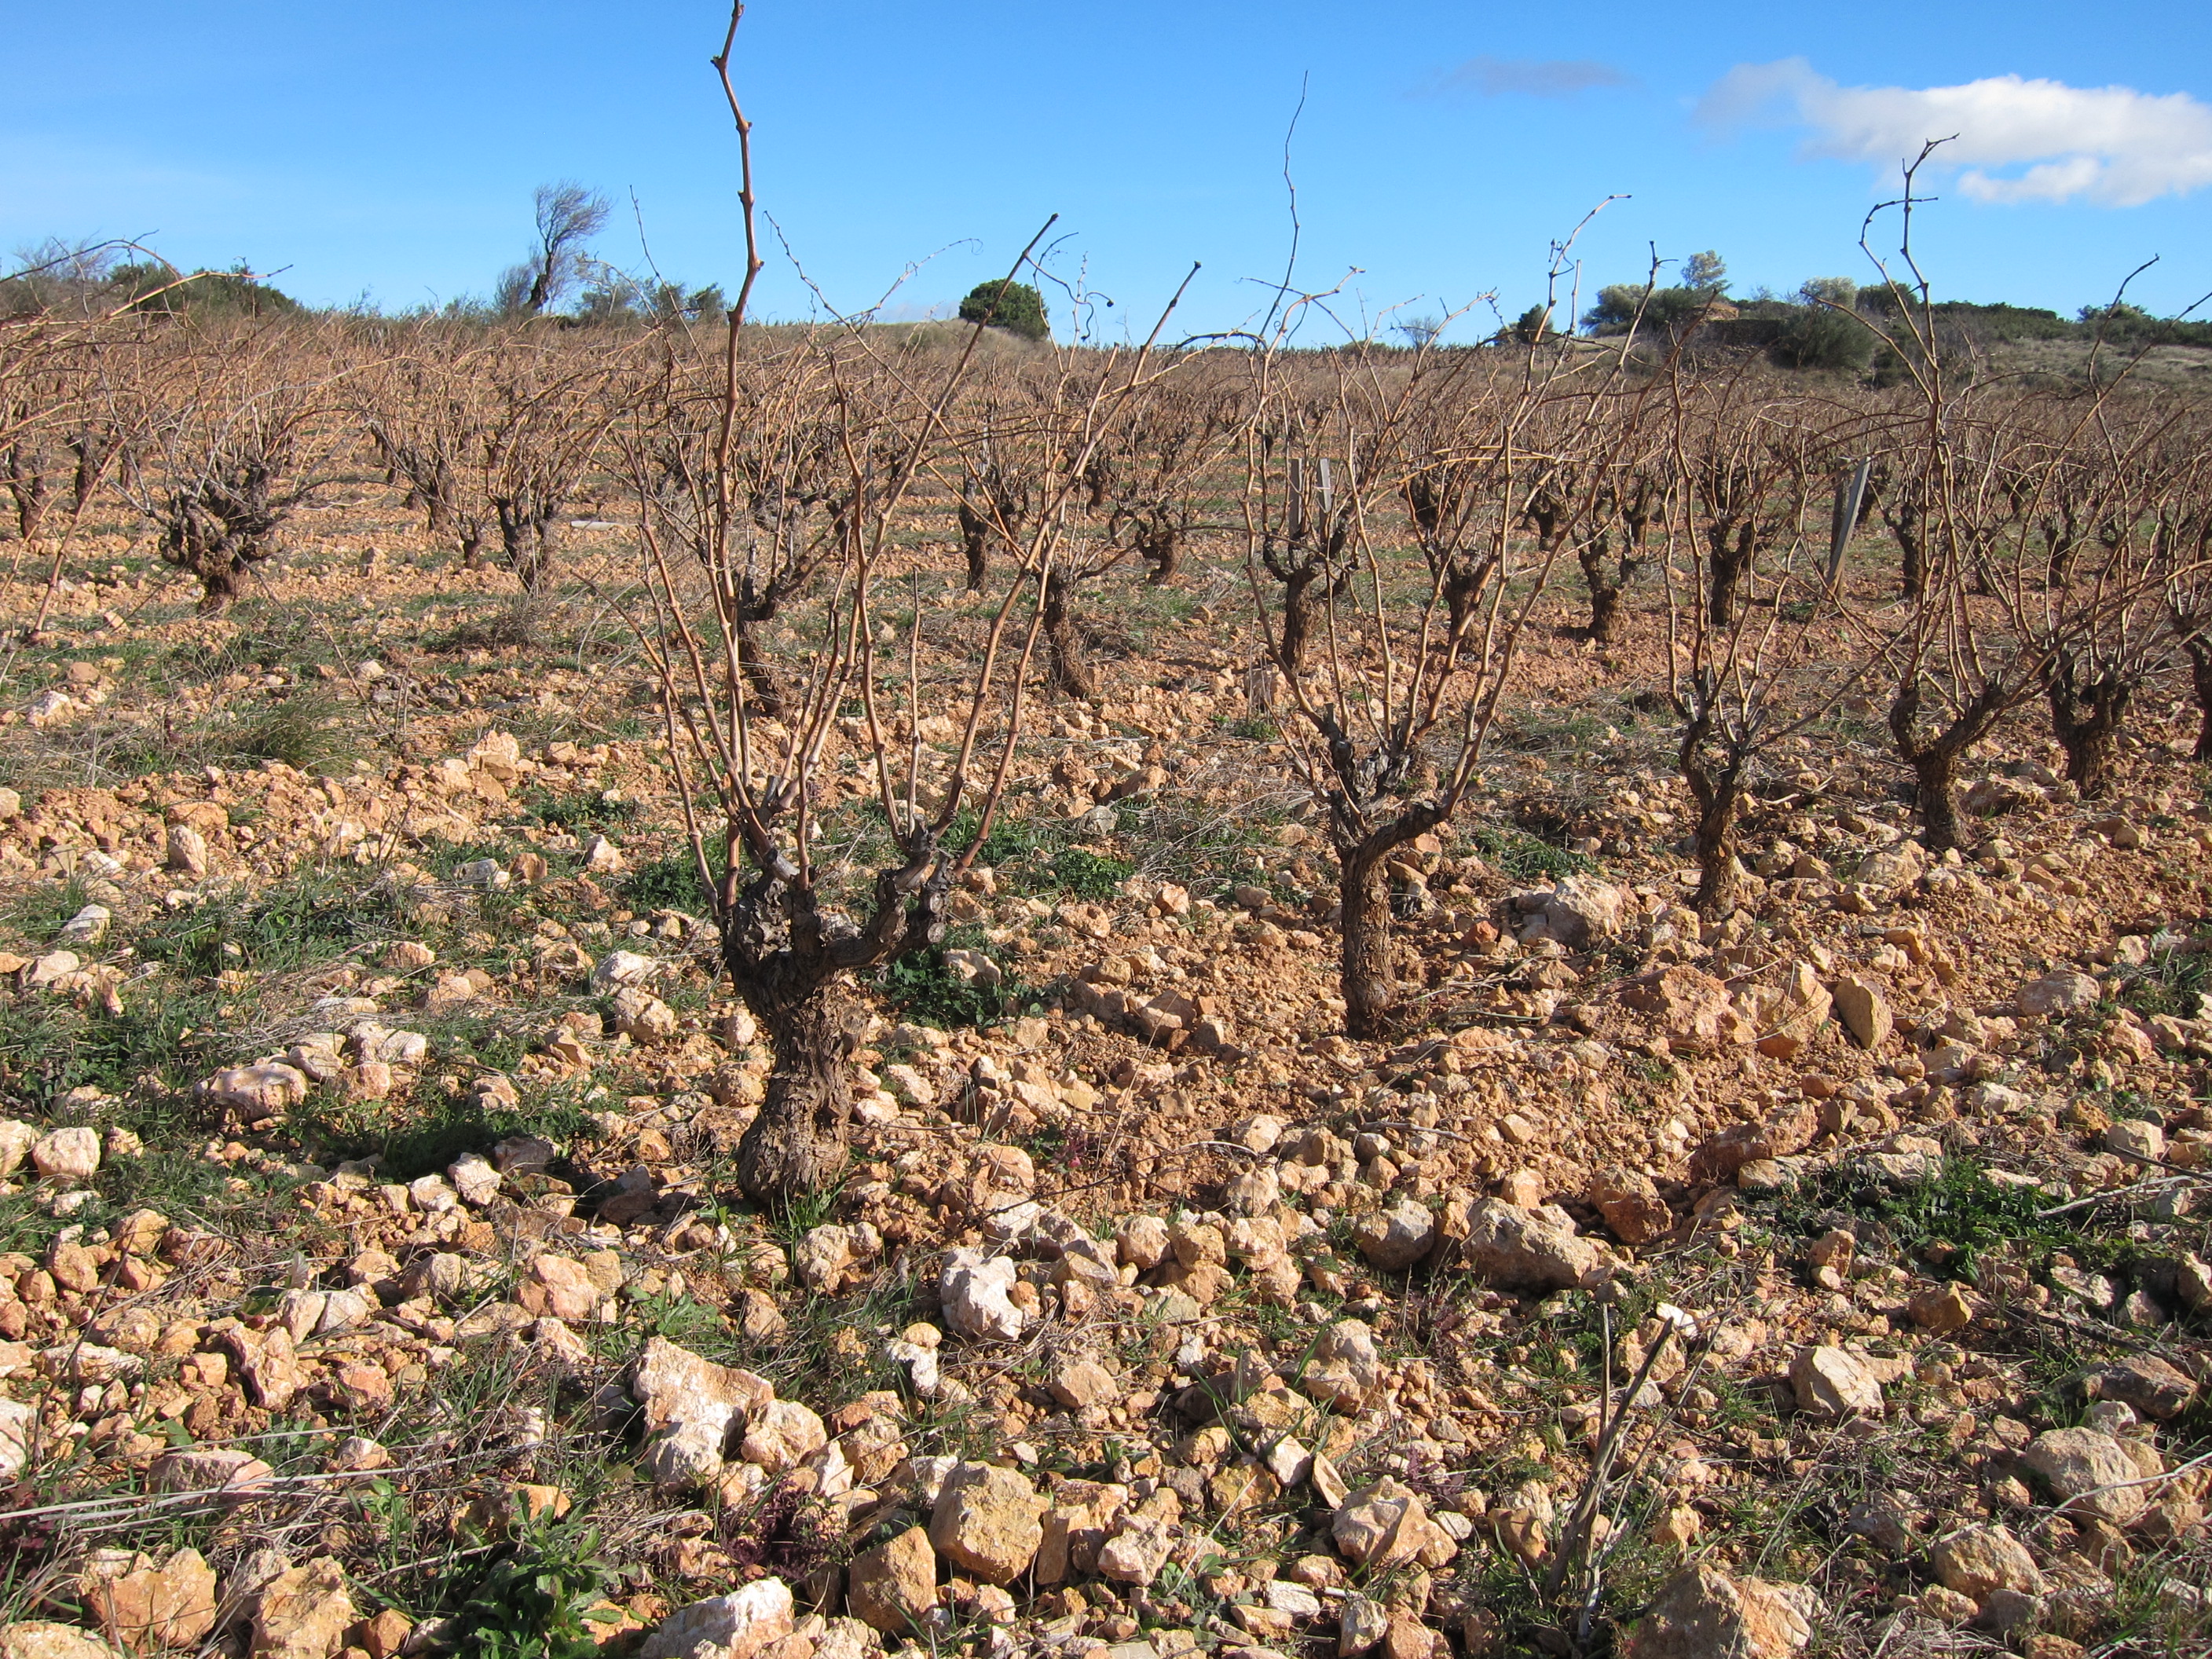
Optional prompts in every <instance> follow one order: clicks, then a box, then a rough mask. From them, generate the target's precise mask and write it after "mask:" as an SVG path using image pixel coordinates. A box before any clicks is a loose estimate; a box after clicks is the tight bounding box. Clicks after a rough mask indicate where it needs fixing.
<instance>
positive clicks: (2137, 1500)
mask: <svg viewBox="0 0 2212 1659" xmlns="http://www.w3.org/2000/svg"><path fill="white" fill-rule="evenodd" d="M2020 1461H2021V1465H2022V1466H2023V1467H2024V1468H2028V1469H2030V1470H2032V1471H2033V1472H2034V1473H2035V1474H2039V1475H2041V1476H2042V1477H2043V1479H2044V1480H2045V1483H2046V1484H2048V1485H2049V1486H2050V1487H2051V1491H2052V1492H2056V1493H2057V1495H2058V1497H2059V1498H2061V1499H2063V1505H2062V1507H2063V1509H2064V1510H2065V1511H2066V1513H2068V1514H2069V1515H2086V1516H2091V1517H2092V1518H2093V1519H2095V1520H2099V1521H2103V1522H2108V1523H2110V1524H2111V1525H2112V1526H2115V1527H2124V1526H2126V1525H2127V1524H2128V1523H2129V1522H2130V1521H2133V1520H2134V1519H2135V1518H2136V1516H2139V1515H2141V1514H2142V1510H2143V1505H2144V1504H2146V1503H2148V1501H2149V1494H2148V1492H2147V1491H2146V1489H2145V1488H2143V1487H2142V1486H2138V1485H2136V1482H2137V1481H2139V1480H2142V1469H2141V1468H2138V1467H2137V1465H2136V1460H2135V1459H2134V1458H2133V1457H2131V1456H2130V1455H2128V1451H2127V1449H2126V1448H2124V1447H2123V1446H2122V1445H2121V1444H2120V1443H2119V1442H2118V1441H2117V1440H2115V1439H2114V1438H2112V1436H2111V1435H2108V1434H2100V1433H2098V1432H2097V1431H2096V1430H2094V1429H2047V1430H2045V1431H2044V1432H2043V1433H2041V1434H2039V1435H2038V1436H2036V1437H2035V1438H2034V1439H2033V1440H2032V1441H2030V1442H2029V1443H2028V1447H2027V1450H2026V1451H2025V1452H2023V1453H2021V1459H2020Z"/></svg>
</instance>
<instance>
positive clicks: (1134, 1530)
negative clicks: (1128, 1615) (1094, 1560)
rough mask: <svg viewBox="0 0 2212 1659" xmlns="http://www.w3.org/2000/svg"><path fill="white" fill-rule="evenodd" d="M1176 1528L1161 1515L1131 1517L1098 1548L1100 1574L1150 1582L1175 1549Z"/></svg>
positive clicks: (1127, 1581)
mask: <svg viewBox="0 0 2212 1659" xmlns="http://www.w3.org/2000/svg"><path fill="white" fill-rule="evenodd" d="M1175 1545H1176V1536H1175V1528H1174V1526H1173V1525H1172V1524H1171V1523H1170V1522H1168V1521H1167V1520H1166V1519H1165V1518H1164V1517H1163V1516H1158V1515H1141V1516H1135V1517H1133V1519H1131V1520H1130V1521H1129V1522H1127V1524H1126V1525H1124V1526H1123V1527H1122V1528H1121V1531H1119V1532H1117V1533H1115V1534H1114V1536H1113V1537H1111V1538H1109V1539H1108V1540H1107V1541H1106V1542H1105V1544H1104V1545H1103V1546H1102V1547H1100V1549H1099V1552H1098V1576H1099V1577H1102V1578H1111V1579H1113V1580H1115V1582H1116V1583H1123V1584H1149V1583H1152V1580H1154V1579H1155V1578H1157V1577H1159V1576H1160V1573H1161V1572H1162V1571H1163V1570H1164V1569H1165V1567H1166V1566H1167V1564H1168V1559H1169V1557H1170V1556H1171V1555H1173V1554H1174V1553H1175Z"/></svg>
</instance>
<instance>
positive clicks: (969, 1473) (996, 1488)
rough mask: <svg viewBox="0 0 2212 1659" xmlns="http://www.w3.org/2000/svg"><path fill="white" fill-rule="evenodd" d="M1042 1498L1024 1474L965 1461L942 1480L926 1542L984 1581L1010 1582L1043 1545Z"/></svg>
mask: <svg viewBox="0 0 2212 1659" xmlns="http://www.w3.org/2000/svg"><path fill="white" fill-rule="evenodd" d="M1044 1510H1045V1500H1044V1499H1043V1498H1041V1497H1039V1496H1038V1495H1037V1492H1036V1488H1035V1487H1033V1486H1030V1482H1029V1479H1028V1477H1027V1476H1025V1475H1024V1474H1020V1473H1019V1472H1018V1471H1017V1470H1014V1469H1002V1468H998V1467H997V1466H996V1465H994V1464H990V1463H963V1464H961V1465H960V1466H959V1467H958V1468H955V1469H954V1470H953V1471H952V1473H951V1474H950V1475H948V1476H947V1477H946V1478H945V1486H944V1489H943V1490H942V1491H940V1492H939V1493H938V1495H937V1504H936V1507H935V1508H934V1509H933V1510H932V1512H931V1515H930V1519H929V1541H930V1542H931V1543H932V1544H933V1545H935V1546H936V1547H937V1549H938V1551H939V1553H942V1554H943V1555H945V1557H947V1558H948V1559H951V1561H952V1562H953V1564H954V1565H957V1566H960V1567H963V1568H965V1569H966V1570H967V1571H969V1572H972V1573H974V1574H975V1576H976V1577H979V1578H981V1579H982V1580H984V1581H985V1582H986V1583H993V1584H1007V1583H1012V1582H1013V1581H1014V1580H1015V1579H1016V1578H1018V1577H1020V1576H1021V1575H1022V1573H1023V1572H1024V1571H1027V1569H1028V1567H1029V1565H1030V1562H1031V1561H1032V1560H1034V1559H1036V1553H1037V1546H1038V1545H1039V1544H1040V1543H1042V1541H1043V1538H1044V1529H1043V1527H1042V1520H1043V1516H1044Z"/></svg>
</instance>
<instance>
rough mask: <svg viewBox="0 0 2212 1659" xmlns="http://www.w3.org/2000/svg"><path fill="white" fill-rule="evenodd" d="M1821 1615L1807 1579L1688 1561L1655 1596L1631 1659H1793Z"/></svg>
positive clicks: (1631, 1645)
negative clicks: (1780, 1579) (1782, 1580)
mask: <svg viewBox="0 0 2212 1659" xmlns="http://www.w3.org/2000/svg"><path fill="white" fill-rule="evenodd" d="M1820 1617H1821V1607H1820V1599H1819V1598H1818V1597H1817V1596H1815V1595H1814V1594H1813V1592H1812V1591H1811V1590H1810V1589H1807V1588H1806V1587H1805V1586H1804V1585H1802V1584H1778V1583H1773V1582H1772V1581H1771V1580H1768V1579H1764V1578H1732V1577H1729V1575H1728V1574H1726V1573H1724V1572H1722V1571H1718V1570H1717V1569H1716V1568H1713V1567H1710V1566H1705V1565H1697V1566H1692V1567H1686V1568H1684V1569H1683V1570H1682V1571H1680V1572H1678V1573H1676V1574H1675V1575H1674V1577H1672V1578H1670V1579H1668V1581H1667V1583H1665V1585H1663V1586H1662V1588H1661V1589H1660V1591H1659V1594H1658V1595H1656V1597H1654V1598H1653V1599H1652V1602H1651V1607H1650V1611H1649V1612H1648V1613H1645V1614H1644V1620H1643V1622H1642V1623H1641V1624H1639V1625H1638V1626H1637V1627H1636V1634H1635V1635H1634V1636H1633V1637H1632V1638H1630V1641H1629V1644H1628V1647H1627V1655H1628V1659H1789V1656H1790V1655H1791V1654H1794V1653H1796V1652H1797V1651H1798V1650H1800V1649H1802V1648H1803V1647H1804V1646H1805V1644H1807V1643H1808V1642H1810V1641H1811V1640H1812V1639H1813V1630H1814V1623H1815V1621H1816V1620H1819V1619H1820Z"/></svg>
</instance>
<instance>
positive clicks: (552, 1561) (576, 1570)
mask: <svg viewBox="0 0 2212 1659" xmlns="http://www.w3.org/2000/svg"><path fill="white" fill-rule="evenodd" d="M513 1516H514V1518H513V1538H512V1541H511V1542H510V1543H509V1544H508V1546H507V1549H506V1550H505V1552H504V1553H502V1554H501V1557H500V1559H498V1560H497V1561H495V1563H494V1564H493V1565H492V1568H491V1571H489V1572H487V1573H486V1574H485V1575H484V1577H483V1581H482V1582H481V1583H479V1584H478V1585H477V1589H476V1593H475V1594H474V1595H471V1596H470V1597H469V1599H468V1601H466V1602H465V1604H464V1605H463V1606H462V1608H461V1611H460V1615H459V1623H460V1626H461V1629H462V1632H463V1634H462V1637H461V1650H462V1652H463V1653H464V1654H466V1655H468V1656H470V1659H591V1656H594V1655H596V1654H597V1653H598V1652H599V1644H600V1643H601V1642H603V1641H604V1640H605V1633H604V1632H601V1631H599V1629H597V1628H596V1626H599V1625H600V1624H602V1623H614V1622H617V1620H619V1618H620V1615H619V1614H618V1613H612V1612H606V1613H595V1612H594V1611H593V1607H594V1604H595V1603H597V1602H599V1601H602V1600H603V1599H604V1598H605V1593H606V1591H607V1589H609V1587H610V1586H611V1584H612V1583H614V1577H615V1575H614V1572H613V1570H612V1569H611V1568H610V1567H609V1566H607V1565H606V1564H605V1563H604V1562H603V1561H601V1560H600V1559H599V1547H600V1546H599V1531H598V1529H597V1528H592V1527H585V1526H576V1525H570V1524H568V1523H566V1522H561V1521H556V1520H554V1519H552V1518H550V1516H538V1517H537V1518H535V1519H533V1518H532V1517H531V1516H530V1515H529V1514H528V1512H527V1510H526V1508H525V1504H524V1500H523V1499H521V1498H519V1497H518V1498H516V1499H515V1500H514V1511H513Z"/></svg>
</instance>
